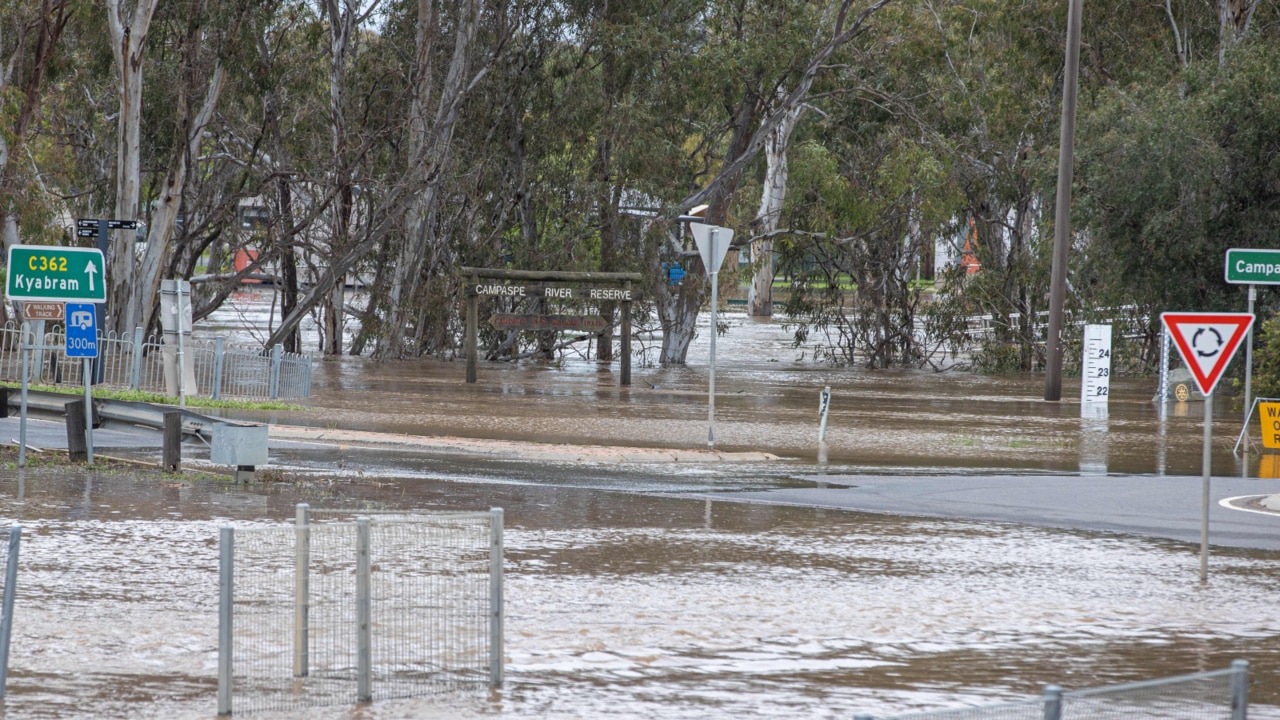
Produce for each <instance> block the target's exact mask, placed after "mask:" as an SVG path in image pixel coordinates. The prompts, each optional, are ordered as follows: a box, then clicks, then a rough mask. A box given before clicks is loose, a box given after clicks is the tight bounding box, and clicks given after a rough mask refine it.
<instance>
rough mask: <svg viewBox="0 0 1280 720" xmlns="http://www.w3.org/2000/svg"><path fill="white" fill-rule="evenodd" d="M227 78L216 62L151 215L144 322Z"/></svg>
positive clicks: (141, 276)
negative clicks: (190, 176)
mask: <svg viewBox="0 0 1280 720" xmlns="http://www.w3.org/2000/svg"><path fill="white" fill-rule="evenodd" d="M193 52H194V50H193ZM226 79H227V72H226V69H225V68H223V67H222V65H221V64H218V65H216V66H215V67H214V69H213V73H212V74H211V75H210V77H209V85H208V87H207V89H206V91H205V95H204V100H203V101H202V102H201V104H200V109H199V111H197V112H196V114H195V115H194V116H191V117H189V119H188V120H187V122H186V126H187V129H186V138H185V142H184V143H183V146H182V148H181V149H180V150H178V155H177V156H176V157H174V158H173V160H172V161H171V162H170V165H169V174H168V176H167V177H166V178H165V183H164V190H163V191H162V193H161V195H160V198H159V199H158V200H157V201H156V208H155V212H154V213H152V215H151V225H150V227H149V228H148V229H147V249H146V250H145V251H144V253H143V256H142V265H141V267H140V269H139V271H138V283H137V290H138V291H139V292H137V293H136V295H135V298H134V301H135V303H136V305H137V307H136V313H137V314H136V315H134V317H136V318H138V319H139V321H140V322H146V321H147V319H148V318H150V317H151V315H152V314H153V313H154V312H155V307H156V304H157V303H158V302H159V295H158V294H159V292H160V269H161V268H162V267H163V265H164V260H165V256H166V255H167V254H168V248H169V246H170V244H171V241H172V239H173V231H174V228H175V227H176V226H177V222H178V211H179V210H180V209H181V208H182V193H183V191H184V190H185V189H186V182H187V175H188V170H189V168H190V164H191V163H192V162H194V161H195V158H197V157H199V154H200V139H201V137H202V136H203V135H204V129H205V128H206V127H208V125H209V120H210V119H211V118H212V117H213V112H214V110H215V109H216V108H217V106H218V99H219V98H220V97H221V96H222V88H223V86H224V85H225V84H226ZM184 105H185V103H184ZM122 234H125V235H130V234H129V233H122ZM129 240H130V241H131V244H132V237H129Z"/></svg>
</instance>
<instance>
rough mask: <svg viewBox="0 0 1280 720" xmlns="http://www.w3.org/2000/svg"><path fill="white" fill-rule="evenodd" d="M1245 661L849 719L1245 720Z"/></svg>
mask: <svg viewBox="0 0 1280 720" xmlns="http://www.w3.org/2000/svg"><path fill="white" fill-rule="evenodd" d="M1248 715H1249V663H1248V661H1246V660H1236V661H1234V662H1232V663H1231V667H1230V668H1227V669H1225V670H1211V671H1209V672H1202V673H1193V674H1190V675H1179V676H1177V677H1171V678H1163V679H1159V680H1148V681H1144V682H1136V683H1126V684H1123V685H1110V686H1107V687H1099V688H1089V689H1086V690H1073V691H1070V692H1066V691H1063V689H1062V688H1060V687H1058V686H1057V685H1049V686H1046V687H1045V689H1044V695H1043V696H1042V697H1040V698H1037V699H1028V700H1019V701H1015V702H1010V703H999V704H993V705H981V706H976V707H963V708H952V709H947V710H933V711H929V712H920V713H909V714H906V715H894V716H892V717H882V718H875V717H873V716H872V715H868V714H860V715H855V716H854V720H1111V718H1116V720H1121V719H1123V720H1132V719H1133V718H1143V719H1145V720H1247V718H1248Z"/></svg>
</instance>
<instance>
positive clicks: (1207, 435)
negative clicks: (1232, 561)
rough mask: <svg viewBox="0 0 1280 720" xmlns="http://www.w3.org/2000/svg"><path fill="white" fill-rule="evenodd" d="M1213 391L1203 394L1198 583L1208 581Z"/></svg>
mask: <svg viewBox="0 0 1280 720" xmlns="http://www.w3.org/2000/svg"><path fill="white" fill-rule="evenodd" d="M1212 460H1213V393H1209V394H1208V395H1205V396H1204V449H1203V450H1202V451H1201V462H1200V464H1201V477H1200V584H1201V585H1205V584H1207V583H1208V582H1209V470H1210V466H1211V465H1212V464H1213V463H1212Z"/></svg>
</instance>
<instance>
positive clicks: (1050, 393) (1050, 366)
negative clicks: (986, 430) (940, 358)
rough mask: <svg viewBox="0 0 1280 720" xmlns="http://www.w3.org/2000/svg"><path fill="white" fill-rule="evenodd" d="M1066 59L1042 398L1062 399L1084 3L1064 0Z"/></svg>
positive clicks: (1080, 0) (1075, 0) (1082, 0)
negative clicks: (1065, 4) (1063, 324)
mask: <svg viewBox="0 0 1280 720" xmlns="http://www.w3.org/2000/svg"><path fill="white" fill-rule="evenodd" d="M1068 2H1069V4H1070V5H1069V8H1068V10H1067V59H1066V68H1065V69H1064V72H1063V78H1062V134H1061V138H1060V140H1059V144H1058V196H1057V203H1056V206H1055V211H1054V218H1053V275H1052V278H1051V279H1050V281H1049V335H1048V337H1047V338H1045V359H1046V365H1045V381H1044V399H1045V400H1051V401H1055V402H1056V401H1058V400H1061V399H1062V320H1063V317H1062V316H1063V306H1064V305H1065V304H1066V297H1067V249H1068V247H1069V246H1070V245H1071V179H1072V174H1073V173H1072V171H1073V163H1074V155H1075V142H1076V94H1077V90H1078V88H1079V84H1080V83H1079V78H1080V25H1081V23H1082V17H1081V16H1082V11H1083V8H1082V5H1083V3H1084V0H1068Z"/></svg>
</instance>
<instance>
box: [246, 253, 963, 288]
mask: <svg viewBox="0 0 1280 720" xmlns="http://www.w3.org/2000/svg"><path fill="white" fill-rule="evenodd" d="M965 247H968V246H967V245H966V246H965ZM257 260H258V251H257V250H247V249H244V248H241V249H239V250H236V259H235V267H236V272H243V271H244V269H245V268H247V267H249V266H250V265H252V264H253V263H255V262H257ZM240 282H241V283H245V284H249V285H258V284H260V283H262V281H261V280H254V279H252V278H245V279H243V280H241V281H240Z"/></svg>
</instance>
